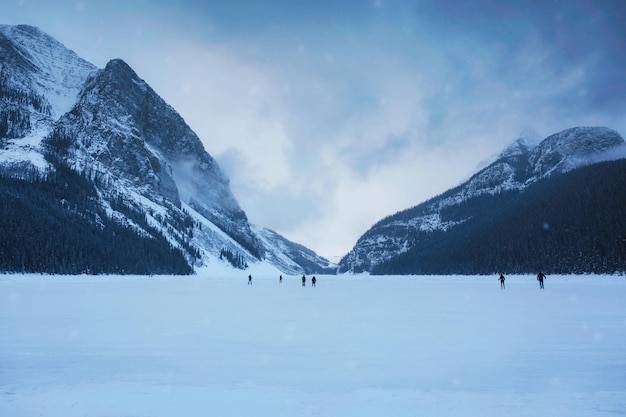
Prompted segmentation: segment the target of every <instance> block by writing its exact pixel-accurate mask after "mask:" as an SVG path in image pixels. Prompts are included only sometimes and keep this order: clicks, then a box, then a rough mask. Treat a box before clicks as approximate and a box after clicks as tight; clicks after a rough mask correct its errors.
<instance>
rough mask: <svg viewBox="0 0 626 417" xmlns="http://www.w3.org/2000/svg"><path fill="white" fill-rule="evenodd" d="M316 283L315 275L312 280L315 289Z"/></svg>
mask: <svg viewBox="0 0 626 417" xmlns="http://www.w3.org/2000/svg"><path fill="white" fill-rule="evenodd" d="M316 282H317V279H315V275H313V278H312V279H311V284H313V286H314V287H315V283H316Z"/></svg>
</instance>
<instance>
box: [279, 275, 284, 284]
mask: <svg viewBox="0 0 626 417" xmlns="http://www.w3.org/2000/svg"><path fill="white" fill-rule="evenodd" d="M278 282H280V283H281V284H282V283H283V276H282V275H281V276H280V277H278Z"/></svg>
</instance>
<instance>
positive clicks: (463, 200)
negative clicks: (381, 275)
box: [338, 127, 626, 273]
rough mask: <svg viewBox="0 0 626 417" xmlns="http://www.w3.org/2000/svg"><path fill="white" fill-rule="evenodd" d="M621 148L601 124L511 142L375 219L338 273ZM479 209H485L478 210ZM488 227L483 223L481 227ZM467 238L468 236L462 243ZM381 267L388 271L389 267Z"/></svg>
mask: <svg viewBox="0 0 626 417" xmlns="http://www.w3.org/2000/svg"><path fill="white" fill-rule="evenodd" d="M625 149H626V145H625V144H624V139H623V138H622V137H621V136H620V135H619V133H617V132H616V131H615V130H612V129H609V128H604V127H575V128H570V129H566V130H563V131H561V132H558V133H555V134H553V135H550V136H548V137H547V138H545V139H544V140H543V141H541V142H540V143H538V144H537V145H536V146H529V145H528V144H526V143H524V141H519V140H518V141H515V142H514V143H513V144H512V145H510V146H509V147H507V148H505V149H504V150H503V151H502V152H501V153H500V156H499V158H497V159H496V160H495V161H493V162H492V163H490V164H489V165H487V166H486V167H484V168H483V169H481V170H479V171H478V172H476V173H475V174H474V175H472V176H471V177H470V178H469V179H468V180H467V181H465V182H464V183H462V184H460V185H458V186H457V187H454V188H452V189H450V190H447V191H445V192H444V193H442V194H440V195H438V196H435V197H433V198H431V199H429V200H427V201H425V202H424V203H421V204H419V205H417V206H414V207H411V208H409V209H406V210H402V211H400V212H398V213H396V214H393V215H390V216H387V217H385V218H383V219H382V220H380V221H378V222H377V223H375V224H374V225H373V226H372V227H371V228H370V229H369V230H368V231H366V232H365V233H364V234H363V235H362V236H361V237H360V238H359V239H358V241H357V243H356V244H355V246H354V248H353V249H352V250H351V251H350V252H349V253H348V254H347V255H346V256H344V258H342V259H341V261H340V262H339V267H338V272H339V273H344V272H352V273H359V272H372V271H375V270H376V268H377V266H378V265H382V264H389V263H391V262H392V260H393V259H395V258H398V257H401V256H404V257H405V258H406V256H408V255H404V254H406V253H409V252H411V253H413V252H415V251H417V250H418V249H417V248H419V247H420V244H424V242H425V241H428V242H430V243H429V244H432V242H431V240H432V239H433V236H435V235H436V236H438V239H440V240H445V239H448V238H449V237H450V236H453V235H454V233H455V232H453V231H454V230H457V231H458V230H463V229H464V228H465V226H463V227H461V226H462V225H463V224H465V223H468V222H473V221H474V219H480V218H483V217H484V216H489V215H491V214H489V213H491V212H492V211H493V210H497V208H495V207H491V206H489V203H488V201H493V200H495V199H498V198H500V199H501V198H502V197H501V196H503V195H506V196H508V197H507V198H506V199H504V200H502V201H503V202H504V201H508V200H510V199H511V198H518V197H517V196H518V195H519V194H520V193H521V192H522V191H523V190H525V189H526V188H528V187H531V186H532V185H533V184H535V183H538V182H540V181H544V180H548V179H550V178H551V177H554V178H556V177H558V176H559V175H563V174H566V173H568V172H571V171H575V170H577V169H579V168H581V167H584V166H587V165H594V164H597V163H598V162H601V161H607V160H612V159H618V160H619V159H622V158H624V157H626V153H625V152H624V150H625ZM485 204H487V205H488V209H487V208H486V207H487V206H485ZM507 204H508V203H507ZM511 209H512V210H513V209H515V207H513V208H511ZM485 210H490V211H487V214H484V212H485ZM494 215H495V214H494ZM489 227H490V225H489V223H488V222H485V223H484V228H485V230H488V229H489ZM459 233H460V232H459ZM471 233H472V239H474V238H477V237H476V236H479V235H480V231H476V230H472V232H471ZM625 233H626V231H625ZM472 239H469V238H468V242H469V241H471V240H472ZM521 239H523V237H521ZM420 242H422V243H420ZM426 250H427V249H426V248H424V251H426ZM458 250H460V249H458ZM433 256H439V257H442V258H444V257H445V256H453V255H452V254H437V255H433ZM443 269H445V268H444V267H442V268H441V270H443ZM416 270H419V268H418V269H416ZM385 271H387V272H388V273H393V268H387V269H385ZM433 271H434V272H435V273H436V272H437V270H433ZM455 272H461V273H462V272H463V271H455ZM491 272H495V271H491ZM525 272H528V271H525ZM404 273H407V272H406V271H405V272H404Z"/></svg>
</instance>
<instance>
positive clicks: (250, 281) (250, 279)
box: [248, 275, 317, 287]
mask: <svg viewBox="0 0 626 417" xmlns="http://www.w3.org/2000/svg"><path fill="white" fill-rule="evenodd" d="M278 282H280V283H281V284H282V283H283V276H282V275H281V276H279V277H278ZM316 283H317V278H315V275H313V278H311V285H312V286H313V287H315V284H316ZM248 285H252V275H248ZM302 286H303V287H306V276H305V275H302Z"/></svg>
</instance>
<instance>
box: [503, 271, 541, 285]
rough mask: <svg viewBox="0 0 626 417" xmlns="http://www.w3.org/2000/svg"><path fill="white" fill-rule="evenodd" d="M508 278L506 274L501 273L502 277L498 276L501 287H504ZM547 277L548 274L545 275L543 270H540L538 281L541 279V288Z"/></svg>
mask: <svg viewBox="0 0 626 417" xmlns="http://www.w3.org/2000/svg"><path fill="white" fill-rule="evenodd" d="M505 279H506V278H504V274H502V273H500V277H499V278H498V281H500V288H501V289H504V288H505V286H504V280H505ZM544 279H546V276H545V275H544V273H543V272H541V271H539V273H538V274H537V281H539V288H541V289H543V280H544Z"/></svg>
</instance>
